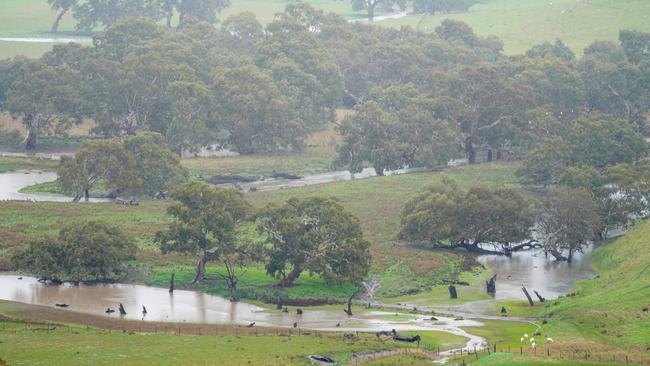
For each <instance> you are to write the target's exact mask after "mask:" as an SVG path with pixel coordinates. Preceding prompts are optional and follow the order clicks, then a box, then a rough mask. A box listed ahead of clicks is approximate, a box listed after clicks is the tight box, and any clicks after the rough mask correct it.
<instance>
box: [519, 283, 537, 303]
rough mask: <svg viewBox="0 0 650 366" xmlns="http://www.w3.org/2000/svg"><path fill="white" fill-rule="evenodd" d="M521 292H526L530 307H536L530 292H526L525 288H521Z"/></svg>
mask: <svg viewBox="0 0 650 366" xmlns="http://www.w3.org/2000/svg"><path fill="white" fill-rule="evenodd" d="M521 290H522V291H524V295H526V298H527V299H528V303H529V304H530V306H535V303H534V302H533V298H532V297H530V294H529V293H528V290H526V287H525V286H521Z"/></svg>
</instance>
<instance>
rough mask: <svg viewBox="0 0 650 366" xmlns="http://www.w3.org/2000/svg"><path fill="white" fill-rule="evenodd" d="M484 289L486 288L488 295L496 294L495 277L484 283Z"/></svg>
mask: <svg viewBox="0 0 650 366" xmlns="http://www.w3.org/2000/svg"><path fill="white" fill-rule="evenodd" d="M485 287H486V288H487V293H488V294H496V293H497V275H496V274H495V275H494V276H492V277H490V279H489V280H487V281H485Z"/></svg>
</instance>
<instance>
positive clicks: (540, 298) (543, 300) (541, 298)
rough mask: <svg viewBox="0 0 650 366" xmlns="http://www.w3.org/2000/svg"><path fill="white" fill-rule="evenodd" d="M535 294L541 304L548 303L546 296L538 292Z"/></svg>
mask: <svg viewBox="0 0 650 366" xmlns="http://www.w3.org/2000/svg"><path fill="white" fill-rule="evenodd" d="M534 292H535V295H536V296H537V298H538V299H539V302H545V301H546V299H545V298H544V296H542V295H540V294H539V292H537V291H534Z"/></svg>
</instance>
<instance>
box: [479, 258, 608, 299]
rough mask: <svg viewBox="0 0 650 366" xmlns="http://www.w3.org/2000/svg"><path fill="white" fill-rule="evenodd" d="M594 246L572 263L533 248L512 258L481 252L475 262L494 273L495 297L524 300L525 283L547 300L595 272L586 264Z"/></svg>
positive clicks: (568, 290) (564, 292) (566, 291)
mask: <svg viewBox="0 0 650 366" xmlns="http://www.w3.org/2000/svg"><path fill="white" fill-rule="evenodd" d="M592 251H593V247H589V248H586V249H585V252H584V253H577V254H576V255H575V256H574V258H573V262H572V263H571V264H569V263H567V262H558V261H555V260H554V259H553V257H552V256H550V255H549V256H548V257H546V256H545V255H544V251H543V250H541V249H535V250H530V251H523V252H518V253H515V254H513V255H512V257H511V258H508V257H505V256H497V255H483V256H480V257H478V261H479V262H480V263H481V264H483V265H484V266H485V267H487V268H489V269H490V270H491V271H492V273H493V274H496V275H497V283H496V285H497V293H496V296H495V298H496V299H497V300H505V299H515V300H525V299H526V297H525V295H524V293H523V291H522V290H521V286H522V285H524V286H526V288H527V289H528V291H529V292H530V293H531V295H532V296H533V297H534V298H535V299H536V297H535V295H534V293H533V291H538V292H539V293H540V295H542V296H544V297H545V298H547V299H554V298H557V297H558V296H560V295H565V294H567V293H570V292H573V291H574V289H575V283H576V282H577V281H580V280H585V279H589V278H593V277H594V276H596V274H597V272H596V271H595V270H594V269H593V268H592V267H591V265H590V264H589V262H590V258H591V253H592Z"/></svg>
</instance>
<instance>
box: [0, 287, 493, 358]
mask: <svg viewBox="0 0 650 366" xmlns="http://www.w3.org/2000/svg"><path fill="white" fill-rule="evenodd" d="M0 299H2V300H9V301H16V302H21V303H26V304H33V305H44V306H51V307H54V306H55V304H68V305H69V307H67V308H65V310H67V311H74V312H79V313H85V314H93V315H101V316H107V317H111V318H116V319H119V318H121V317H122V316H120V315H119V312H118V306H119V304H120V303H122V304H123V305H124V308H125V309H126V312H127V314H126V315H125V316H123V318H125V319H131V320H144V321H157V322H181V323H182V322H187V323H205V324H241V325H247V324H249V323H252V322H255V323H256V325H260V326H274V327H292V326H293V323H294V322H297V323H298V325H299V327H300V328H303V329H318V330H323V331H354V330H361V331H364V330H365V331H378V330H390V329H396V330H438V331H444V332H448V333H452V334H456V335H460V336H464V337H467V338H469V341H470V343H471V345H470V344H469V343H468V347H470V346H471V347H474V346H477V347H480V345H481V344H482V342H483V339H482V338H480V337H476V336H473V335H471V334H468V333H466V332H465V331H463V330H462V329H460V328H459V327H462V326H480V325H482V324H481V323H480V322H477V321H474V320H469V319H465V320H454V319H452V318H446V317H438V321H435V322H433V321H431V320H428V319H427V318H425V317H423V316H422V315H408V314H400V316H399V317H397V316H395V313H392V312H391V313H389V312H381V311H369V312H364V311H362V309H361V308H357V309H356V310H357V311H358V314H355V315H354V316H347V314H345V313H344V312H343V310H342V309H341V310H309V309H305V310H304V313H303V314H302V315H298V314H297V313H296V312H295V309H293V311H291V312H290V313H282V312H281V311H277V310H270V309H265V308H262V307H259V306H256V305H252V304H248V303H244V302H239V303H231V302H230V301H228V300H226V299H224V298H222V297H219V296H213V295H209V294H206V293H202V292H195V291H183V290H176V291H174V293H173V294H170V293H169V292H168V291H167V289H164V288H158V287H150V286H144V285H127V284H100V285H80V286H74V285H70V284H63V285H50V284H42V283H39V282H38V281H37V280H36V279H35V278H33V277H23V278H22V279H19V278H18V276H16V275H0ZM142 306H146V308H147V314H143V313H142ZM107 308H111V309H113V310H115V313H112V314H107V313H106V312H105V311H106V309H107ZM337 324H340V326H339V327H337V326H336V325H337Z"/></svg>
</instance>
